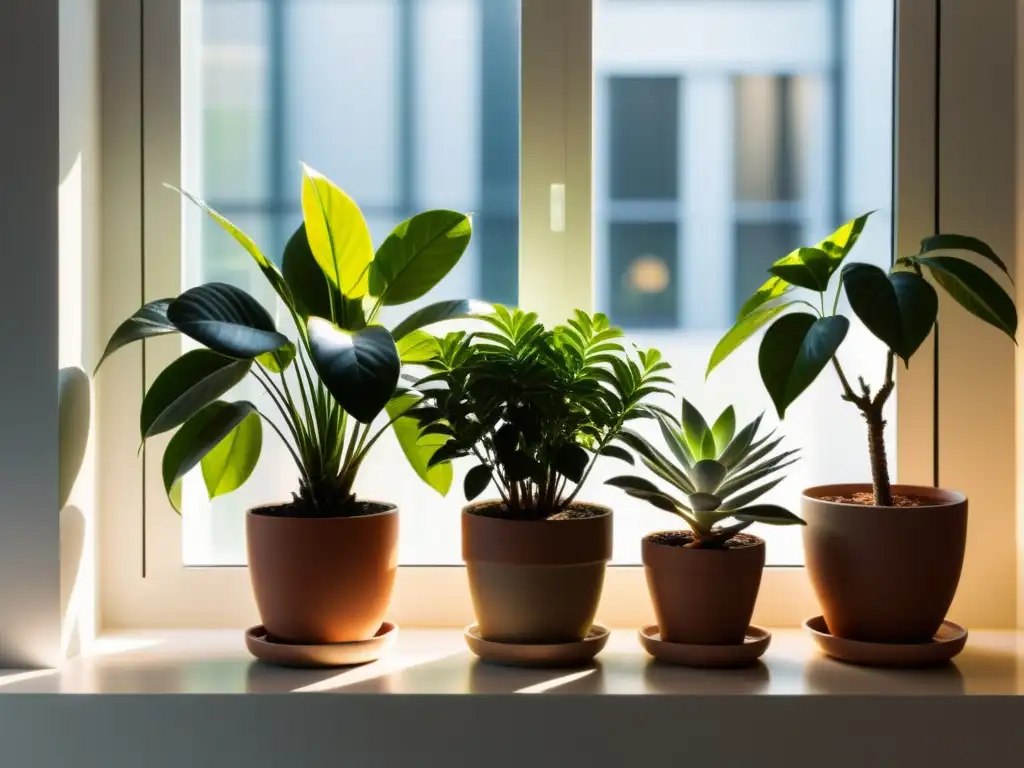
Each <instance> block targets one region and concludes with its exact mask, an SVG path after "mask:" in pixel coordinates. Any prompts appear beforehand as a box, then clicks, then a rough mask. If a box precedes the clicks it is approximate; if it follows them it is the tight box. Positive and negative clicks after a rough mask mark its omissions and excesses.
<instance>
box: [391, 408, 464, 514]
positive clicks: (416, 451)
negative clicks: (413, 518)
mask: <svg viewBox="0 0 1024 768" xmlns="http://www.w3.org/2000/svg"><path fill="white" fill-rule="evenodd" d="M418 400H419V398H418V397H417V396H416V395H409V394H403V395H399V396H398V397H396V398H393V399H392V400H391V401H390V402H388V404H387V412H388V417H389V418H391V419H397V421H395V422H394V423H393V424H392V425H391V428H392V429H393V430H394V432H395V437H396V438H397V440H398V444H399V445H400V446H401V448H402V453H404V454H405V458H406V460H407V461H408V462H409V466H411V467H412V468H413V471H414V472H416V475H417V476H418V477H419V478H420V479H421V480H422V481H423V482H425V483H426V484H427V485H429V486H430V487H431V488H433V489H434V490H435V491H437V492H438V493H439V494H441V495H442V496H446V495H447V494H448V491H449V490H450V489H451V486H452V465H451V464H450V463H449V462H444V463H442V464H435V465H433V466H431V465H430V460H431V458H433V456H434V454H435V453H436V452H437V450H438V449H439V448H440V447H441V446H442V445H444V444H445V443H447V442H448V441H449V438H448V437H447V436H445V435H440V434H423V433H422V432H421V430H420V426H419V423H418V422H417V420H416V419H415V418H413V417H411V416H401V414H403V413H405V412H406V411H407V410H408V409H409V408H411V407H412V406H413V405H414V404H415V403H416V402H418Z"/></svg>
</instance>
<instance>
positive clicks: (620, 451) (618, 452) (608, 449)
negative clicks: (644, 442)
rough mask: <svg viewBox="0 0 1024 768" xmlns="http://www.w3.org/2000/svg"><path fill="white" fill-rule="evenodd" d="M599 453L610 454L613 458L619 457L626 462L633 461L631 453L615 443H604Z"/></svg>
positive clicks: (631, 462) (630, 462)
mask: <svg viewBox="0 0 1024 768" xmlns="http://www.w3.org/2000/svg"><path fill="white" fill-rule="evenodd" d="M600 453H601V455H602V456H611V457H612V458H613V459H619V460H620V461H624V462H626V463H627V464H633V463H634V459H633V454H631V453H630V452H629V451H627V450H626V449H625V448H620V447H619V446H617V445H606V446H605V447H604V448H602V449H601V451H600Z"/></svg>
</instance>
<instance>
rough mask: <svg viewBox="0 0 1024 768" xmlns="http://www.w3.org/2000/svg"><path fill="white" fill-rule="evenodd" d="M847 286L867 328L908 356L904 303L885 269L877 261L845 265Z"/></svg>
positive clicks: (846, 288)
mask: <svg viewBox="0 0 1024 768" xmlns="http://www.w3.org/2000/svg"><path fill="white" fill-rule="evenodd" d="M843 288H844V289H845V290H846V297H847V298H848V299H849V300H850V307H851V309H853V312H854V314H856V315H857V317H859V318H860V321H861V322H862V323H864V325H865V327H866V328H867V329H868V330H869V331H871V332H872V333H873V334H875V336H877V337H878V338H879V339H881V340H882V341H883V342H885V345H886V346H887V347H888V348H889V349H891V350H892V351H893V352H895V353H896V354H897V355H899V356H900V357H902V358H903V359H906V358H907V356H908V355H907V349H906V341H905V338H904V334H903V320H902V318H901V314H900V304H899V300H898V298H897V296H896V290H895V288H894V287H893V284H892V283H891V282H890V281H889V276H888V275H887V274H886V273H885V271H884V270H882V269H879V268H878V267H876V266H875V265H874V264H861V263H856V262H855V263H850V264H847V265H845V266H844V267H843Z"/></svg>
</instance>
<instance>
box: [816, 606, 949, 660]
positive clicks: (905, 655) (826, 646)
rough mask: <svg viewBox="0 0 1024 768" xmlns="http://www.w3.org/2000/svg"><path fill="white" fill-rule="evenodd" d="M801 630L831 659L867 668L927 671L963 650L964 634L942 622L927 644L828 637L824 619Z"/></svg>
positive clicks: (820, 617) (946, 622) (819, 617)
mask: <svg viewBox="0 0 1024 768" xmlns="http://www.w3.org/2000/svg"><path fill="white" fill-rule="evenodd" d="M804 628H805V629H806V630H807V632H808V633H809V634H810V635H811V637H813V638H814V642H816V643H817V644H818V648H820V649H821V650H822V652H823V653H825V654H827V655H828V656H831V657H832V658H834V659H839V660H841V661H848V662H850V663H851V664H861V665H863V666H866V667H929V666H934V665H936V664H942V663H944V662H947V661H949V660H950V659H952V658H953V657H954V656H956V655H957V654H958V653H960V651H962V650H963V649H964V645H965V644H966V643H967V630H966V629H964V628H963V627H961V626H960V625H959V624H954V623H953V622H952V621H944V622H942V626H941V627H939V631H938V632H936V633H935V638H934V639H933V640H932V641H931V642H930V643H910V644H907V643H867V642H864V641H863V640H845V639H843V638H841V637H836V636H835V635H832V634H829V631H828V626H827V625H826V624H825V618H824V617H823V616H812V617H811V618H809V619H807V621H805V622H804Z"/></svg>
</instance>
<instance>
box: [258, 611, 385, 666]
mask: <svg viewBox="0 0 1024 768" xmlns="http://www.w3.org/2000/svg"><path fill="white" fill-rule="evenodd" d="M397 639H398V625H397V624H392V623H391V622H390V621H385V622H384V623H383V624H381V625H380V629H378V630H377V634H376V635H374V636H373V637H371V638H368V639H366V640H355V641H353V642H350V643H322V644H308V645H303V644H291V643H282V642H280V641H278V640H274V639H273V638H271V637H270V636H269V635H268V634H267V630H265V629H264V628H263V626H262V625H258V626H255V627H250V628H249V629H247V630H246V631H245V647H246V648H248V649H249V653H251V654H252V655H253V656H255V657H256V658H257V659H259V660H260V661H265V662H267V663H268V664H277V665H279V666H282V667H350V666H352V665H354V664H365V663H366V662H368V661H376V660H377V659H379V658H380V657H381V656H382V655H384V652H385V651H387V650H388V649H389V648H391V646H393V645H394V644H395V641H396V640H397Z"/></svg>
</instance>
